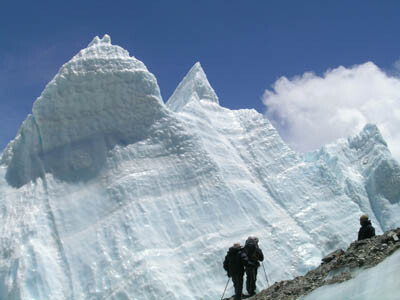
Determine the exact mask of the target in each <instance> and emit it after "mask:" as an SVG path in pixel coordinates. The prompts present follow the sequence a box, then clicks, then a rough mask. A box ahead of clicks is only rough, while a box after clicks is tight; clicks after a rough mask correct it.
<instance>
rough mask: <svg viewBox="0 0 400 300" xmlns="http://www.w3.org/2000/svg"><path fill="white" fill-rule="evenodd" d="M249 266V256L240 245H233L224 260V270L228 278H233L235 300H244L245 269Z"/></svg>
mask: <svg viewBox="0 0 400 300" xmlns="http://www.w3.org/2000/svg"><path fill="white" fill-rule="evenodd" d="M247 264H248V258H247V254H246V252H245V251H244V249H243V247H241V246H240V243H235V244H233V246H232V247H230V248H229V250H228V253H227V254H226V256H225V260H224V269H225V271H227V272H228V277H231V278H232V282H233V286H234V288H235V298H234V299H235V300H241V299H242V290H243V275H244V268H245V266H247Z"/></svg>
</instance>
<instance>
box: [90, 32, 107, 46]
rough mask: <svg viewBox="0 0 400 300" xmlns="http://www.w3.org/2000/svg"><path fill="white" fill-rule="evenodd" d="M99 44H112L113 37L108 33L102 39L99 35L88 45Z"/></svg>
mask: <svg viewBox="0 0 400 300" xmlns="http://www.w3.org/2000/svg"><path fill="white" fill-rule="evenodd" d="M97 44H107V45H111V37H110V36H109V35H108V34H105V35H104V36H103V38H102V39H100V38H99V37H98V36H97V35H96V36H95V37H94V39H93V40H92V41H91V42H90V43H89V45H88V47H91V46H93V45H97Z"/></svg>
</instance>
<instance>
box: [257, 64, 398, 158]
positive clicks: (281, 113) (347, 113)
mask: <svg viewBox="0 0 400 300" xmlns="http://www.w3.org/2000/svg"><path fill="white" fill-rule="evenodd" d="M263 102H264V104H265V105H266V106H267V112H266V116H267V117H268V119H269V120H271V122H272V123H273V124H274V125H275V127H276V128H277V129H278V131H279V133H280V134H281V136H282V138H283V139H284V140H285V141H286V142H287V143H288V144H290V145H291V146H292V147H293V148H294V149H296V150H298V151H310V150H314V149H317V148H319V147H320V146H322V145H324V144H327V143H330V142H334V141H335V140H337V139H338V138H341V137H348V136H349V135H352V134H355V133H358V132H359V131H360V130H361V129H362V128H363V127H364V125H365V124H366V123H374V124H376V125H377V126H378V128H379V129H380V131H381V133H382V135H383V137H384V138H385V140H386V141H387V143H388V145H389V149H390V150H391V152H392V153H393V155H394V156H395V157H396V158H397V160H399V161H400V78H397V77H393V76H389V75H387V74H386V73H385V72H383V71H382V70H380V69H379V68H378V67H377V66H376V65H375V64H373V63H371V62H368V63H365V64H362V65H357V66H354V67H352V68H345V67H338V68H336V69H333V70H328V71H327V72H326V73H325V74H324V75H323V76H322V77H320V76H317V75H315V74H313V73H305V74H303V75H302V76H298V77H295V78H292V79H288V78H286V77H281V78H280V79H278V80H277V81H276V82H275V83H274V84H273V86H272V90H266V91H265V93H264V96H263Z"/></svg>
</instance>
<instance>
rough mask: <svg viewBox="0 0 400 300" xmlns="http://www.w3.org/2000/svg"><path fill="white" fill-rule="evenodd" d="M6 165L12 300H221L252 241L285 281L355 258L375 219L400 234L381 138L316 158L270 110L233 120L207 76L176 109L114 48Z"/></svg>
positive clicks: (32, 128) (39, 114) (101, 52)
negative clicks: (231, 258) (240, 252)
mask: <svg viewBox="0 0 400 300" xmlns="http://www.w3.org/2000/svg"><path fill="white" fill-rule="evenodd" d="M0 162H1V164H0V224H1V227H0V250H1V251H0V253H1V255H0V299H3V298H4V299H16V300H17V299H18V300H19V299H60V300H63V299H120V300H122V299H140V300H150V299H158V300H159V299H175V300H176V299H182V300H183V299H202V300H204V299H216V298H217V297H220V295H221V292H222V291H223V288H224V285H225V283H226V277H225V274H224V272H223V270H222V260H223V258H224V256H225V252H226V250H227V248H228V247H229V246H230V245H231V244H232V243H233V242H236V241H241V242H243V241H244V240H245V238H246V237H247V236H249V235H256V236H258V237H259V238H260V244H261V247H262V249H263V250H264V253H265V254H266V261H265V262H264V264H265V267H266V269H267V270H268V273H269V275H270V281H275V280H280V279H284V278H288V277H293V276H294V275H297V274H300V273H303V272H305V271H307V270H309V269H310V268H311V267H314V266H316V265H318V264H319V261H320V259H321V257H322V256H323V255H324V254H326V253H328V252H329V251H331V250H333V249H336V248H338V247H343V246H345V245H347V244H349V243H350V242H351V241H352V240H353V239H355V237H356V234H357V230H358V218H359V215H360V214H361V213H368V214H369V215H370V217H371V219H372V221H373V223H374V225H375V227H376V229H377V232H378V233H379V232H382V231H383V230H387V229H390V228H392V227H394V224H398V223H399V221H400V214H399V211H400V210H399V205H400V204H399V199H400V198H399V195H400V185H399V184H398V183H399V180H400V176H399V175H400V167H399V164H398V163H397V162H396V161H395V160H393V158H392V157H391V155H390V152H389V150H388V149H387V147H386V143H385V142H384V141H383V139H382V137H381V135H380V133H379V131H378V129H377V128H376V127H375V126H374V125H367V126H366V127H365V129H364V130H363V132H361V133H360V135H358V136H356V137H352V138H349V139H348V140H341V141H338V143H337V144H334V145H328V146H326V147H323V148H322V149H321V150H319V151H316V152H313V153H308V154H306V155H301V154H299V153H296V152H294V151H292V150H291V149H290V148H289V147H288V146H287V145H286V144H285V143H284V142H283V141H282V140H281V138H280V137H279V135H278V133H277V131H276V130H275V128H273V126H272V125H271V124H270V122H269V121H268V120H267V119H265V118H264V117H263V116H262V115H260V114H259V113H257V112H256V111H254V110H238V111H232V110H229V109H226V108H223V107H221V106H220V105H219V102H218V97H217V95H216V93H215V91H214V90H213V89H212V87H211V86H210V84H209V82H208V80H207V77H206V75H205V74H204V71H203V70H202V68H201V66H200V64H199V63H197V64H195V65H194V66H193V68H192V69H191V70H190V71H189V73H188V74H187V76H186V77H185V78H184V79H183V81H182V82H181V83H180V84H179V86H178V88H177V89H176V91H175V92H174V94H173V95H172V96H171V98H170V99H169V100H168V101H167V103H166V104H164V102H163V101H162V99H161V95H160V91H159V87H158V85H157V82H156V79H155V77H154V76H153V75H152V74H151V73H150V72H149V71H148V70H147V68H146V67H145V66H144V64H143V63H142V62H140V61H138V60H137V59H135V58H134V57H130V56H129V54H128V52H127V51H125V50H124V49H122V48H120V47H118V46H114V45H112V44H111V41H110V38H109V36H107V35H106V36H104V38H102V39H99V38H97V37H96V38H95V39H94V40H93V41H92V42H91V43H90V44H89V46H88V47H87V48H86V49H83V50H82V51H80V52H79V53H78V54H77V55H76V56H75V57H73V58H72V59H71V60H70V61H69V62H68V63H66V64H65V65H64V66H62V68H61V69H60V71H59V73H58V74H57V75H56V76H55V78H54V79H53V80H52V81H51V82H50V83H49V84H48V85H47V86H46V88H45V90H44V91H43V93H42V95H41V96H40V97H39V98H38V99H37V100H36V101H35V103H34V105H33V114H32V115H30V116H28V118H27V120H26V121H25V122H24V123H23V124H22V126H21V128H20V130H19V132H18V134H17V136H16V138H15V139H14V141H12V142H11V143H10V144H9V145H8V147H7V148H6V150H5V151H4V153H3V154H2V157H1V159H0ZM265 284H266V283H265V282H264V279H263V278H262V277H260V281H259V286H261V287H262V286H264V285H265Z"/></svg>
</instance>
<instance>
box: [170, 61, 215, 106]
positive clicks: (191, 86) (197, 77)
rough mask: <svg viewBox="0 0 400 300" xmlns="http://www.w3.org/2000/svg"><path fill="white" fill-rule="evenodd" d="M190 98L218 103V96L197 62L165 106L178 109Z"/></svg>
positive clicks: (190, 99)
mask: <svg viewBox="0 0 400 300" xmlns="http://www.w3.org/2000/svg"><path fill="white" fill-rule="evenodd" d="M192 100H197V101H200V100H208V101H211V102H215V103H217V104H218V103H219V101H218V96H217V94H216V93H215V91H214V89H213V88H212V87H211V85H210V83H209V82H208V79H207V76H206V74H205V73H204V70H203V68H202V67H201V65H200V63H199V62H197V63H195V64H194V66H193V67H192V68H191V69H190V71H189V72H188V73H187V74H186V76H185V78H183V80H182V81H181V83H180V84H179V85H178V87H177V88H176V90H175V91H174V93H173V94H172V96H171V98H169V100H168V102H167V106H168V107H169V108H170V109H171V110H173V111H179V110H180V109H181V108H182V107H184V106H185V105H186V104H187V103H189V102H190V101H192Z"/></svg>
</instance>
